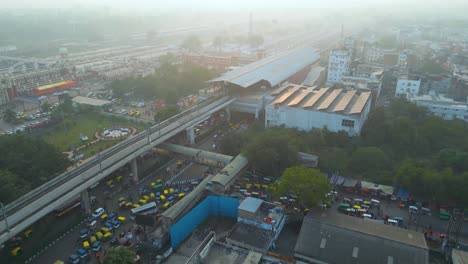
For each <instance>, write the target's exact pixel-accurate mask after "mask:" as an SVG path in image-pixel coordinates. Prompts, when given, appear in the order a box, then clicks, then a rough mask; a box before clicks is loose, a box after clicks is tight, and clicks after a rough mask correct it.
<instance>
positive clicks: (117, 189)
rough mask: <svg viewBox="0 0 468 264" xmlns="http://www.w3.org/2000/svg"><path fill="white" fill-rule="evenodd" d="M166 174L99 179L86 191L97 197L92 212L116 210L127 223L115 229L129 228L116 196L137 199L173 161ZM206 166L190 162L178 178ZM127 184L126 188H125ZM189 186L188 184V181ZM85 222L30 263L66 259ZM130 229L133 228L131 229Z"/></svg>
mask: <svg viewBox="0 0 468 264" xmlns="http://www.w3.org/2000/svg"><path fill="white" fill-rule="evenodd" d="M214 141H215V138H213V136H209V137H207V138H206V139H205V140H203V141H202V142H200V143H199V145H197V146H196V148H199V149H203V150H210V151H213V149H212V145H213V143H214ZM168 167H169V170H168V171H169V173H168V172H167V170H166V167H163V168H161V169H158V170H157V171H156V172H155V173H152V174H151V176H147V177H141V178H140V179H141V181H140V182H139V183H138V184H136V185H135V184H133V183H131V177H130V176H129V173H130V172H128V171H124V172H122V174H121V175H122V176H123V180H122V182H121V183H116V184H115V186H114V187H113V188H112V189H109V187H107V186H106V184H105V182H101V184H100V185H99V186H98V187H96V188H95V189H92V190H90V191H89V195H90V196H95V197H96V203H95V204H93V205H92V209H93V211H94V210H95V209H96V208H99V207H103V208H105V209H106V212H107V213H108V212H113V211H114V212H116V213H117V214H118V215H119V216H125V217H126V218H127V222H126V223H124V224H122V225H121V227H119V228H118V231H117V232H118V233H120V232H122V231H123V230H126V231H127V230H128V229H132V227H133V225H134V222H132V221H131V220H130V218H129V216H130V210H129V209H120V208H119V207H118V201H117V200H118V199H119V197H124V198H125V199H129V198H130V197H131V198H133V201H136V200H138V199H139V197H140V194H139V189H140V188H142V187H143V186H148V187H149V184H150V183H151V182H154V181H156V180H157V179H163V180H167V179H168V178H170V177H172V176H173V175H174V174H173V171H177V168H176V161H174V162H172V163H170V164H169V165H168ZM207 169H208V167H206V166H203V165H198V164H192V165H190V166H189V167H188V168H186V169H184V172H183V173H182V174H181V175H180V176H179V177H178V178H177V179H178V180H187V179H193V178H198V177H200V176H203V175H204V173H205V172H206V170H207ZM126 184H128V186H129V187H128V188H127V187H125V186H126ZM187 186H190V184H187ZM105 191H110V193H111V195H112V196H111V197H110V198H108V199H106V198H105V197H104V192H105ZM87 224H88V222H85V223H83V224H81V225H80V226H79V227H77V228H75V229H73V230H70V231H69V232H68V233H66V234H65V235H64V236H63V237H62V238H61V239H60V240H59V241H58V242H57V243H55V244H54V245H52V246H50V247H48V248H47V250H45V251H44V253H43V254H41V255H40V256H39V257H37V258H36V259H35V260H34V261H33V263H40V264H42V263H44V264H50V263H53V262H54V261H56V260H62V261H67V260H68V256H69V255H70V254H72V253H75V252H76V250H78V249H79V248H80V247H81V239H80V238H79V232H80V230H81V229H83V228H86V227H87ZM101 225H102V223H101V222H100V221H98V226H97V227H96V229H95V230H98V229H100V228H101ZM132 230H133V229H132ZM109 247H110V245H109V242H107V243H104V244H103V248H104V249H106V248H109ZM90 259H91V260H90V263H98V262H97V259H96V258H95V257H94V256H91V258H90Z"/></svg>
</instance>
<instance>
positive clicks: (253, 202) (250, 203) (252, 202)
mask: <svg viewBox="0 0 468 264" xmlns="http://www.w3.org/2000/svg"><path fill="white" fill-rule="evenodd" d="M262 203H263V200H262V199H257V198H252V197H247V198H246V199H245V200H244V201H243V202H242V203H241V204H240V205H239V207H238V208H237V209H239V210H242V211H247V212H250V213H255V212H257V210H258V208H259V207H260V205H262Z"/></svg>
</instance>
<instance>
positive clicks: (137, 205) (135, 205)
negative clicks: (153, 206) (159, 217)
mask: <svg viewBox="0 0 468 264" xmlns="http://www.w3.org/2000/svg"><path fill="white" fill-rule="evenodd" d="M132 207H133V208H138V207H140V205H139V204H133V205H132Z"/></svg>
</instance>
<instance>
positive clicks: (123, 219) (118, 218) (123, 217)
mask: <svg viewBox="0 0 468 264" xmlns="http://www.w3.org/2000/svg"><path fill="white" fill-rule="evenodd" d="M117 220H119V221H120V222H121V223H123V222H125V221H126V220H127V218H125V216H119V217H117Z"/></svg>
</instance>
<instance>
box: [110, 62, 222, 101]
mask: <svg viewBox="0 0 468 264" xmlns="http://www.w3.org/2000/svg"><path fill="white" fill-rule="evenodd" d="M160 62H161V66H160V67H159V68H158V69H157V70H156V72H155V73H154V74H152V75H149V76H146V77H139V78H128V79H124V80H116V81H114V82H112V83H111V89H112V91H113V94H114V95H115V96H116V97H119V98H125V96H126V94H133V96H135V97H139V98H153V99H156V98H159V99H164V100H165V101H166V102H167V103H169V104H175V103H176V102H177V100H178V99H180V98H181V97H184V96H187V95H189V94H194V93H198V90H200V89H203V88H205V87H206V86H207V84H206V81H208V80H210V79H212V78H214V77H216V76H217V75H218V74H219V72H218V71H216V70H210V69H207V68H205V67H202V66H199V65H196V64H193V63H181V64H176V63H175V58H174V57H173V55H168V56H164V57H162V58H161V59H160Z"/></svg>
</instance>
